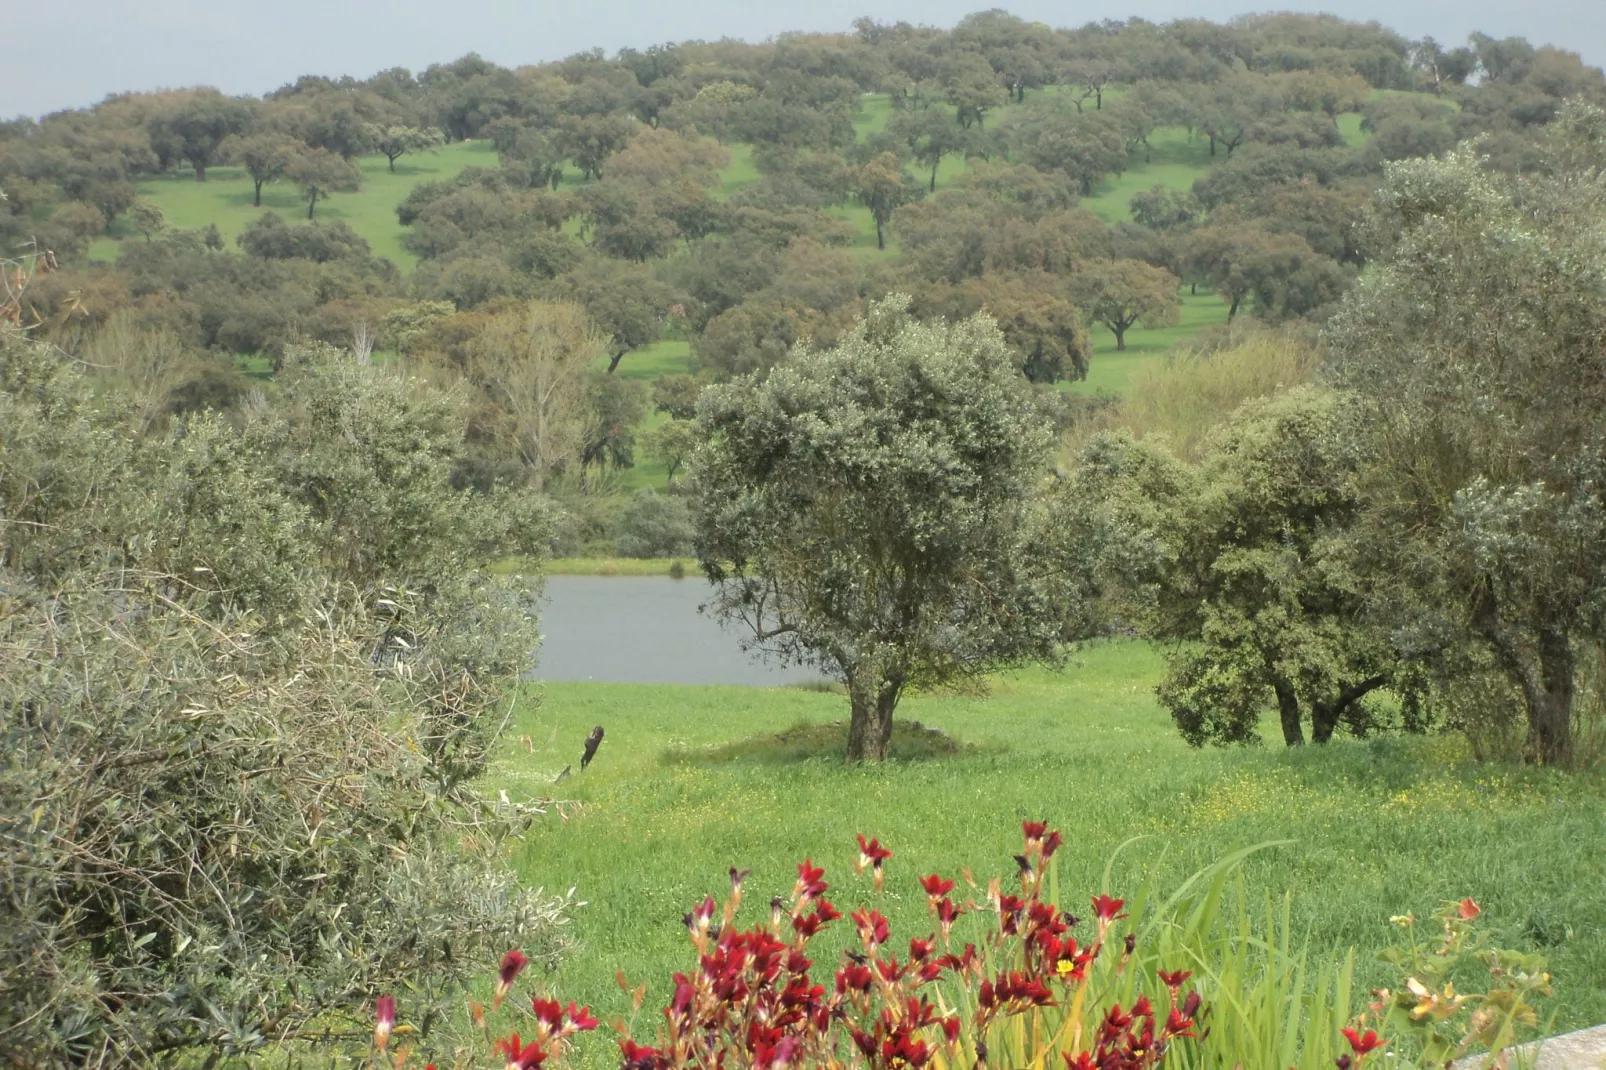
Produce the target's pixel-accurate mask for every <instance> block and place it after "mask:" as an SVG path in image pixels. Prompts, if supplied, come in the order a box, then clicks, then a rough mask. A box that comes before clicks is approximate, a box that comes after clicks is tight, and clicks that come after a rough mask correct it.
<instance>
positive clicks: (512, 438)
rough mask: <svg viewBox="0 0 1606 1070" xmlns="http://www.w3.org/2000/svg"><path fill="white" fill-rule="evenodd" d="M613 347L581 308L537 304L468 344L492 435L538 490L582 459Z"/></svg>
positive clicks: (468, 370) (470, 373)
mask: <svg viewBox="0 0 1606 1070" xmlns="http://www.w3.org/2000/svg"><path fill="white" fill-rule="evenodd" d="M605 341H606V339H605V338H604V336H603V335H602V334H601V332H600V331H598V330H597V328H596V327H595V326H593V325H592V323H591V321H590V319H589V318H588V317H587V316H586V314H585V310H584V309H582V308H580V306H578V305H573V304H557V303H551V302H544V301H532V302H529V303H527V304H525V305H523V306H521V307H516V308H512V309H509V310H508V311H506V312H502V313H499V314H497V315H495V316H492V317H491V318H490V319H489V320H487V321H486V322H485V324H484V325H483V326H482V327H481V328H480V330H479V332H478V334H477V335H476V336H475V337H474V338H473V340H472V341H470V342H469V344H468V362H467V364H466V366H465V367H464V369H463V372H464V376H465V377H466V378H467V379H468V381H469V382H471V383H472V384H473V385H474V386H475V388H476V389H477V390H478V391H479V392H480V393H481V395H482V396H483V397H484V399H485V400H486V402H487V403H488V405H489V407H490V416H489V418H488V420H487V421H486V424H487V426H488V429H489V430H490V431H491V432H492V433H493V434H494V435H496V436H497V437H500V438H503V439H505V440H507V441H509V442H510V443H511V445H512V446H513V448H514V449H515V450H516V451H517V454H518V457H519V460H520V461H521V462H522V463H523V467H524V470H525V472H526V473H527V475H528V477H529V481H530V486H531V487H532V488H533V489H535V490H541V489H543V488H544V487H545V485H546V483H547V481H548V480H549V479H550V478H551V477H552V476H553V475H554V474H556V473H558V472H561V471H562V470H563V469H564V467H565V466H566V465H568V464H570V463H572V462H575V461H578V460H579V459H580V455H581V452H582V449H583V447H584V446H585V445H586V432H587V426H588V420H589V405H590V400H589V399H590V393H591V390H592V384H591V379H592V372H591V369H592V366H593V365H594V364H595V363H596V360H597V358H598V357H599V356H601V354H602V353H603V347H604V342H605Z"/></svg>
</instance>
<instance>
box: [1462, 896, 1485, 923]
mask: <svg viewBox="0 0 1606 1070" xmlns="http://www.w3.org/2000/svg"><path fill="white" fill-rule="evenodd" d="M1456 913H1457V914H1460V915H1461V920H1462V921H1471V920H1472V919H1474V918H1476V917H1477V916H1478V915H1479V914H1482V913H1483V908H1482V907H1480V906H1478V904H1477V903H1475V902H1473V900H1472V897H1471V896H1468V897H1467V898H1465V899H1463V900H1461V905H1460V906H1459V907H1457V908H1456Z"/></svg>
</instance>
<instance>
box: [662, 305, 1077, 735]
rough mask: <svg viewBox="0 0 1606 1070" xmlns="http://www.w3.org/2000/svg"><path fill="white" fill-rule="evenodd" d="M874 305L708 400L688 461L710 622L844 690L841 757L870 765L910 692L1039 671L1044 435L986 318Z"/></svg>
mask: <svg viewBox="0 0 1606 1070" xmlns="http://www.w3.org/2000/svg"><path fill="white" fill-rule="evenodd" d="M908 305H909V299H908V298H906V297H902V296H896V295H895V296H893V297H889V298H887V299H886V300H884V301H882V302H879V303H877V304H876V305H873V306H872V307H871V309H870V311H869V313H868V315H867V316H866V317H865V318H864V319H862V320H860V321H859V322H858V324H857V325H856V326H855V327H854V329H853V330H852V331H851V332H850V333H849V334H848V335H847V336H846V337H845V338H843V339H842V340H841V342H839V343H838V345H837V346H836V348H834V349H830V350H818V349H813V348H811V347H809V346H808V345H802V346H799V347H798V348H797V349H796V350H795V351H794V352H793V353H792V355H791V356H790V358H789V359H788V360H786V361H784V362H782V363H781V364H779V365H777V366H776V368H775V369H773V370H772V371H771V372H770V373H769V374H768V375H767V376H763V377H759V376H743V377H740V378H738V379H736V380H735V381H733V382H731V383H729V384H725V385H721V386H713V387H710V388H709V389H708V390H707V391H706V392H705V393H704V395H703V398H702V400H701V401H700V402H699V404H698V409H697V414H698V416H697V418H698V423H699V425H700V427H701V429H702V431H703V433H704V435H705V436H706V439H707V445H706V446H705V447H704V448H703V449H702V450H700V451H699V452H698V454H697V455H696V458H695V459H694V461H693V475H692V481H693V485H694V486H695V488H696V505H695V509H694V511H695V514H696V519H697V527H698V557H699V559H700V562H701V564H702V568H703V570H704V572H705V573H706V574H707V576H708V578H709V580H710V581H712V582H713V583H714V585H715V587H716V593H715V595H714V597H713V601H712V603H711V607H710V608H711V610H712V611H713V612H714V613H715V614H716V615H717V616H719V617H720V618H722V619H725V620H731V621H736V622H739V623H740V624H741V625H742V626H743V629H744V631H745V632H746V633H747V635H748V640H749V642H750V645H751V647H752V648H755V649H759V650H762V651H765V652H768V653H770V654H772V655H774V656H778V657H779V658H781V659H782V660H785V661H788V662H792V663H796V664H807V665H813V666H817V667H818V668H820V669H822V670H823V671H825V672H827V673H829V674H831V675H832V676H834V677H836V678H837V679H839V680H841V681H842V682H843V683H844V684H846V686H847V690H848V695H849V698H850V702H851V706H852V720H851V724H850V727H849V734H848V746H847V760H848V761H850V762H858V761H863V760H866V759H870V760H879V759H882V758H885V757H886V754H887V747H888V743H889V742H890V740H891V737H892V722H893V713H894V711H895V710H896V708H897V705H898V700H899V698H900V697H901V696H902V695H903V693H904V692H905V691H906V690H907V689H908V688H910V687H917V686H932V685H944V684H956V683H961V682H964V681H967V680H975V679H976V678H978V677H979V676H981V675H982V674H984V673H986V672H989V671H991V670H995V669H997V668H999V667H1002V666H1006V665H1011V664H1015V663H1017V662H1020V661H1022V660H1026V659H1035V658H1049V657H1052V656H1053V654H1054V650H1055V642H1056V639H1057V638H1058V636H1059V634H1060V628H1059V626H1058V624H1057V620H1058V619H1059V618H1058V617H1057V616H1056V607H1055V597H1054V592H1053V584H1052V582H1051V581H1050V580H1049V579H1048V577H1047V575H1046V572H1045V564H1044V560H1045V559H1044V557H1043V555H1041V554H1039V553H1037V552H1035V550H1034V538H1035V535H1034V532H1035V531H1036V530H1037V528H1036V520H1037V517H1036V515H1035V513H1034V507H1033V504H1032V503H1033V501H1034V499H1035V498H1036V491H1037V489H1038V485H1039V484H1040V482H1041V481H1042V480H1043V479H1044V478H1045V476H1046V475H1047V472H1048V468H1047V465H1048V451H1049V448H1050V444H1051V434H1050V429H1049V427H1048V425H1047V423H1046V421H1045V419H1044V418H1043V417H1042V415H1041V414H1040V412H1039V411H1038V409H1037V408H1036V407H1035V406H1034V404H1033V401H1032V399H1031V394H1030V388H1029V386H1028V384H1027V383H1026V382H1025V380H1024V379H1023V378H1022V377H1021V376H1020V373H1019V372H1018V371H1017V370H1016V362H1015V357H1014V355H1013V354H1012V353H1011V351H1010V349H1009V346H1008V344H1007V343H1006V342H1005V341H1004V338H1003V335H1002V334H1000V333H999V331H998V328H997V327H996V326H995V325H994V324H993V322H992V321H991V320H990V319H988V318H987V317H985V316H977V317H974V318H972V319H969V320H966V321H964V322H961V323H957V324H948V323H945V322H942V321H936V322H930V323H921V322H919V321H917V320H915V319H914V318H913V317H911V316H910V315H909V313H908Z"/></svg>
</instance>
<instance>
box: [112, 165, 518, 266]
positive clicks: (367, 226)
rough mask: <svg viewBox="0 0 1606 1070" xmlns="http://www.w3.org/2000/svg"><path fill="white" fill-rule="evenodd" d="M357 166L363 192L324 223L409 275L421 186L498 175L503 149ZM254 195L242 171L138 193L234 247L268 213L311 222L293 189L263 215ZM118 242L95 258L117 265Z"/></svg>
mask: <svg viewBox="0 0 1606 1070" xmlns="http://www.w3.org/2000/svg"><path fill="white" fill-rule="evenodd" d="M358 164H359V165H360V167H361V169H362V188H361V189H360V190H358V191H356V192H354V193H337V194H335V195H334V196H332V197H330V198H329V199H328V200H327V201H320V202H319V203H318V211H317V217H318V218H319V219H340V220H344V221H345V222H346V223H349V224H350V225H351V227H352V229H353V230H355V231H356V232H357V233H358V234H361V235H362V236H363V237H364V238H365V239H367V241H368V244H369V246H371V247H372V249H373V252H374V255H375V256H383V257H387V258H389V259H390V261H391V262H392V263H394V264H395V265H396V266H397V267H399V268H401V269H402V270H404V271H409V270H411V269H412V267H413V265H414V264H416V263H417V262H418V261H417V258H416V257H415V256H413V255H412V254H411V253H409V252H407V251H406V250H405V249H403V248H402V246H401V239H402V235H403V234H404V233H406V230H405V228H404V227H403V226H402V225H401V224H400V223H398V222H397V221H396V206H397V205H398V204H400V203H401V202H402V200H403V198H405V197H406V196H407V194H408V193H410V192H412V189H413V187H414V186H416V185H418V184H419V183H421V182H432V181H437V180H441V179H448V178H452V177H453V176H455V175H456V174H458V173H459V172H460V171H462V170H463V169H464V168H465V167H495V166H496V149H495V147H494V146H492V144H491V143H490V142H489V141H460V142H457V143H455V144H451V145H447V146H446V147H444V148H442V149H440V150H439V151H438V152H433V153H424V154H420V155H417V156H403V157H402V158H401V159H399V160H397V161H396V172H395V173H394V174H392V173H391V171H390V168H389V165H388V164H387V163H386V161H385V158H384V157H383V156H364V157H362V158H361V159H359V160H358ZM254 187H255V184H254V183H253V182H252V181H251V177H250V176H249V175H247V174H246V173H245V171H244V170H243V169H242V168H239V167H211V168H208V169H207V172H206V181H205V182H197V181H195V173H194V172H193V171H182V172H178V173H176V174H172V175H164V176H162V177H160V178H154V179H149V180H147V181H144V182H141V183H140V184H139V192H140V194H141V195H142V196H144V197H146V198H148V199H149V200H150V201H151V202H152V203H153V204H155V205H156V206H157V207H158V208H160V209H161V210H162V214H163V215H164V216H166V217H167V222H168V224H169V225H170V226H174V227H183V228H186V229H195V228H200V227H205V226H206V225H207V224H208V223H215V224H217V228H218V230H220V231H222V232H223V237H224V239H225V240H227V241H228V242H229V243H230V244H231V245H232V244H233V242H234V239H235V237H236V236H237V235H238V234H239V233H240V232H241V231H242V230H244V229H245V228H246V227H248V226H250V225H251V223H253V222H254V221H255V220H256V219H257V217H258V216H260V215H261V214H262V213H263V212H269V211H271V212H278V213H279V214H280V215H282V216H284V217H285V218H286V219H288V220H290V221H292V222H297V221H300V220H302V219H305V218H306V215H307V202H306V201H304V200H302V199H301V194H300V192H299V191H297V189H296V187H295V186H294V185H293V184H292V183H289V182H270V183H268V184H267V185H265V186H263V187H262V207H261V208H256V207H253V206H252V204H251V200H252V196H253V193H254ZM118 241H119V238H118V237H111V238H102V239H101V240H100V241H99V242H97V243H96V244H95V246H94V248H93V249H92V250H91V255H92V256H93V257H94V258H95V259H99V260H109V259H111V258H113V257H114V256H116V254H117V244H118Z"/></svg>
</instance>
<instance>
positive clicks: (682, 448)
mask: <svg viewBox="0 0 1606 1070" xmlns="http://www.w3.org/2000/svg"><path fill="white" fill-rule="evenodd" d="M701 442H702V433H701V432H699V431H698V430H697V421H696V420H682V419H674V418H670V419H668V420H666V421H664V422H663V423H661V424H659V425H658V426H657V427H655V428H653V429H652V430H651V431H648V432H647V433H646V434H645V435H644V436H642V440H641V445H642V448H643V449H644V450H645V451H646V453H647V456H648V457H651V458H652V459H653V460H655V461H658V462H659V463H660V464H662V465H663V466H664V471H665V475H666V477H667V479H668V482H669V485H670V486H671V487H672V486H674V485H675V474H676V473H677V472H679V471H680V469H681V467H682V466H684V465H685V463H686V462H687V461H688V460H689V459H690V458H691V455H692V454H693V453H694V452H695V451H696V449H697V446H698V445H699V444H700V443H701Z"/></svg>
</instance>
